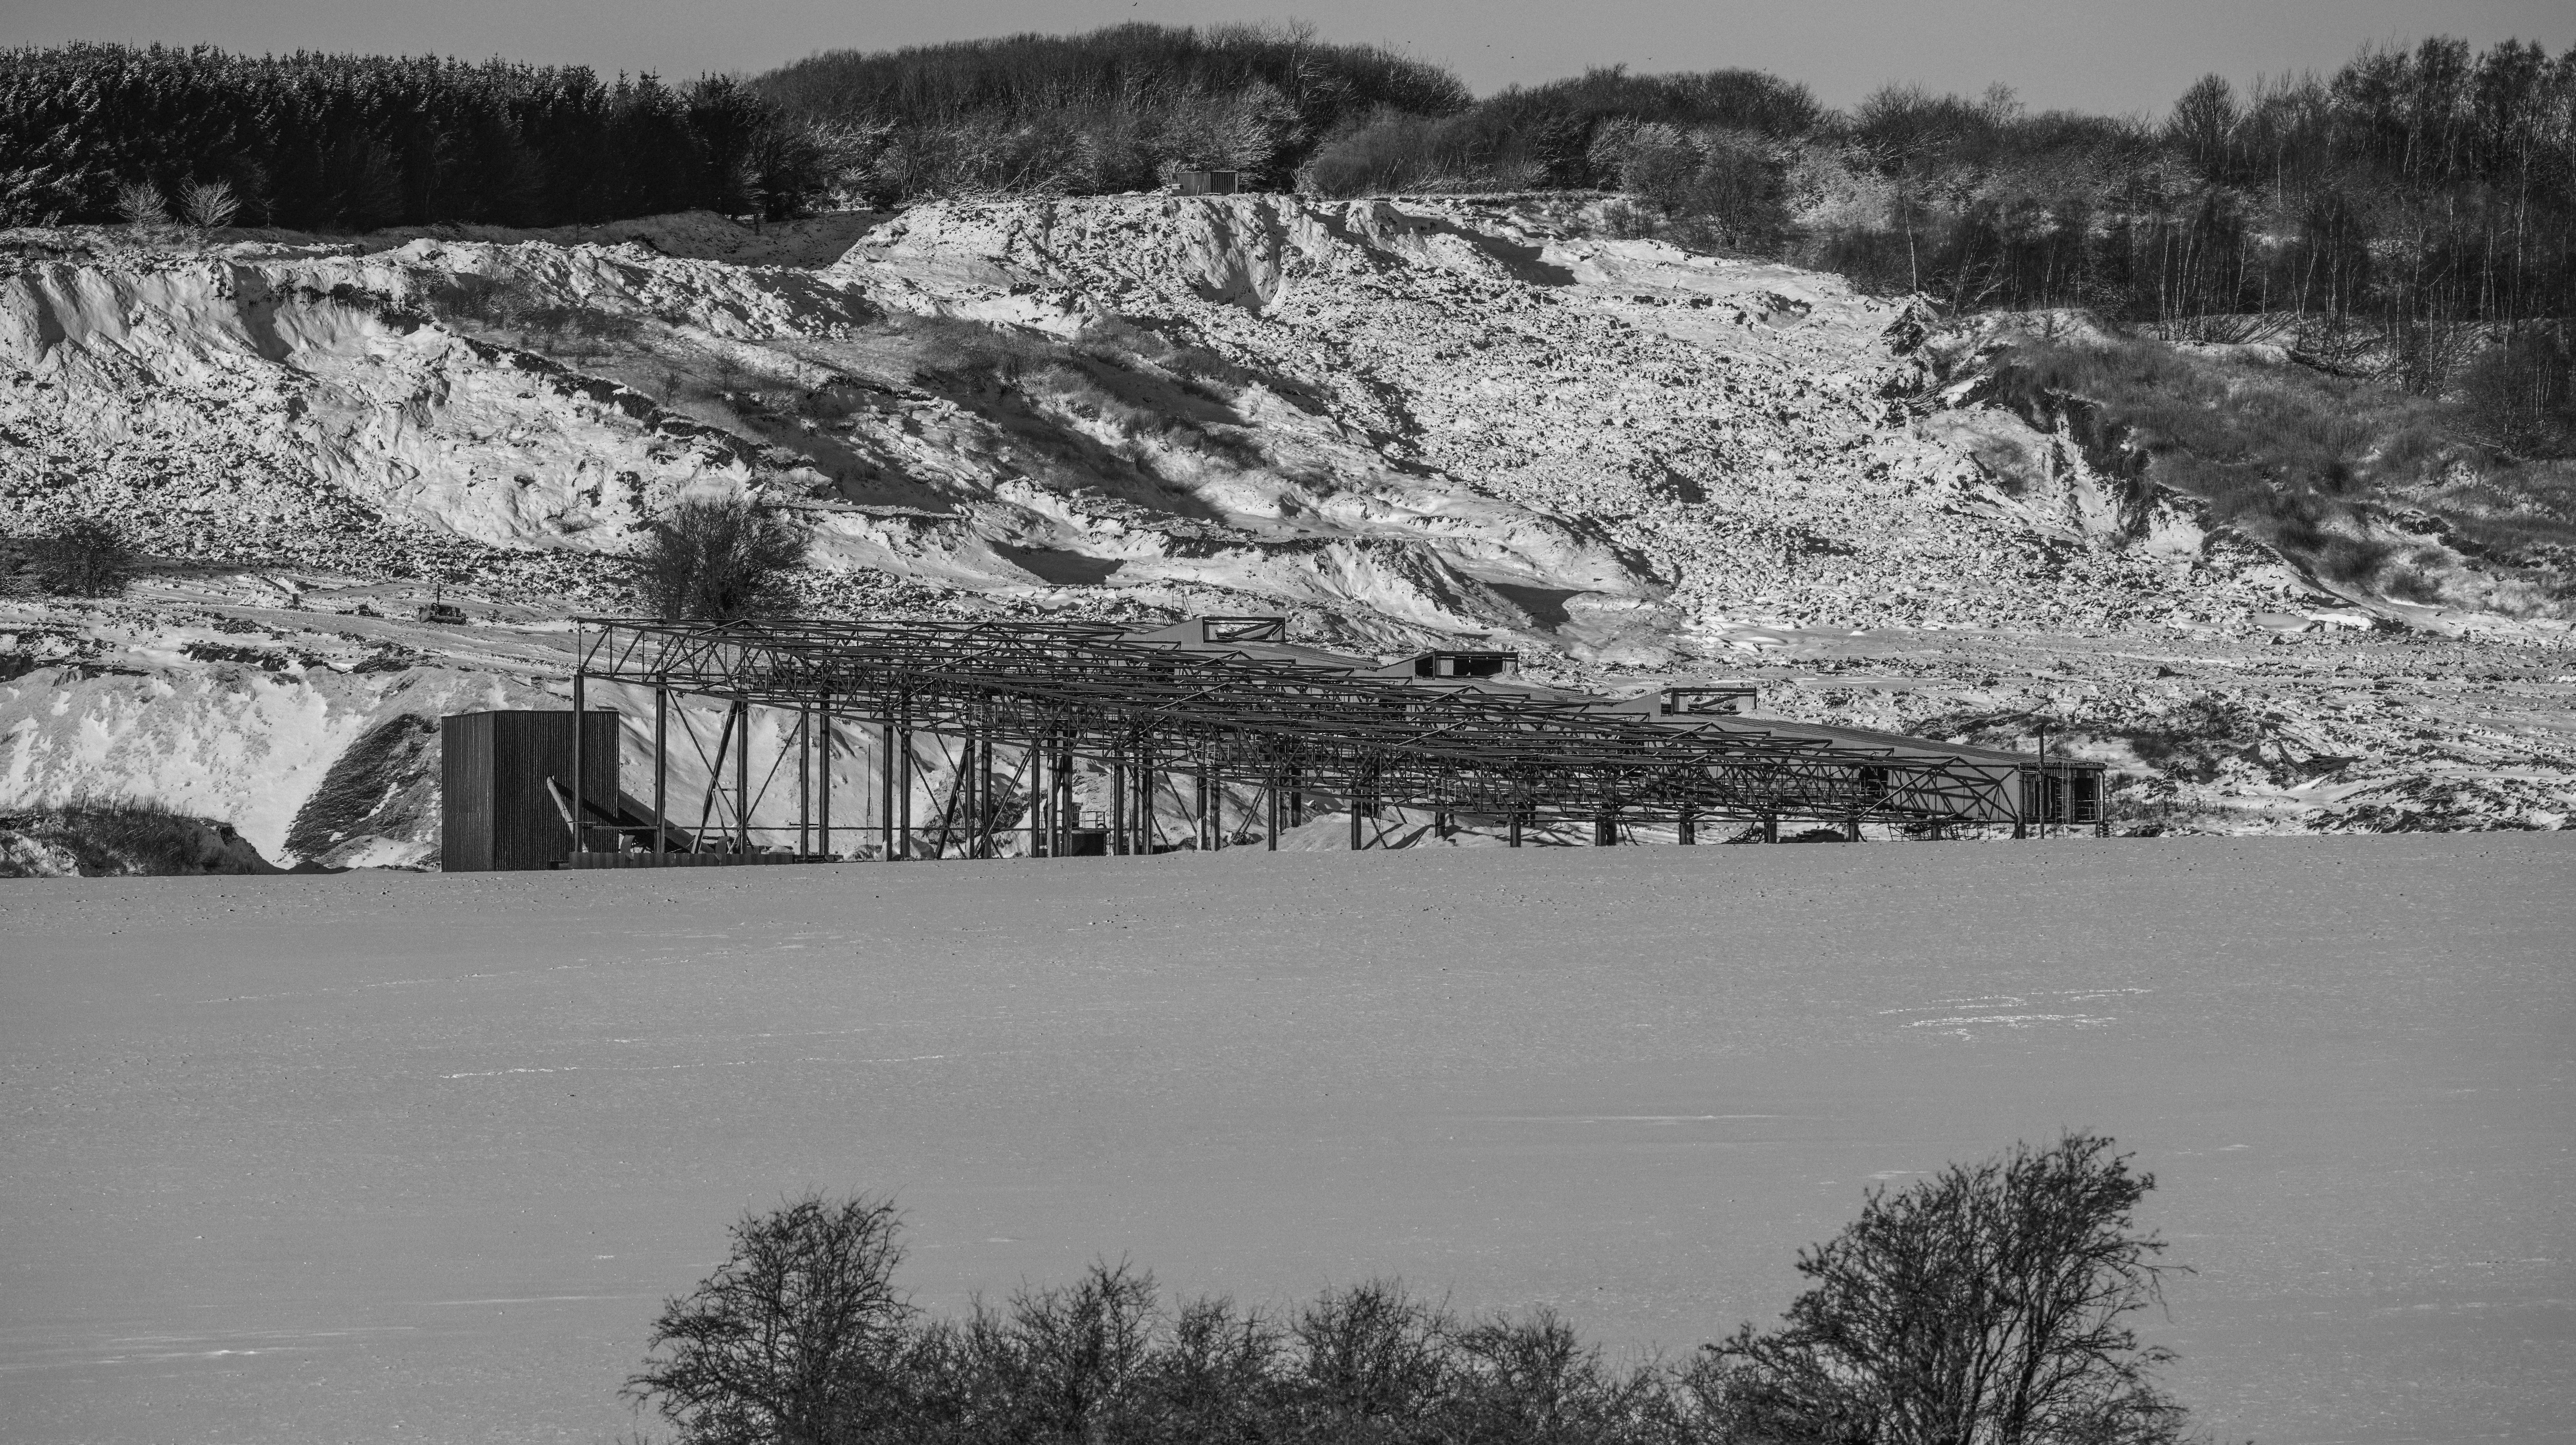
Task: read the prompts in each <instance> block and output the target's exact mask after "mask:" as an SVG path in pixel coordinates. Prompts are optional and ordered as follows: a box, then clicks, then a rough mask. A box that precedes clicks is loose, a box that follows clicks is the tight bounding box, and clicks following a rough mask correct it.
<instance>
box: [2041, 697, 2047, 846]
mask: <svg viewBox="0 0 2576 1445" xmlns="http://www.w3.org/2000/svg"><path fill="white" fill-rule="evenodd" d="M2048 814H2049V807H2048V724H2046V723H2041V724H2040V725H2039V836H2040V837H2041V838H2043V839H2044V838H2046V837H2047V836H2048Z"/></svg>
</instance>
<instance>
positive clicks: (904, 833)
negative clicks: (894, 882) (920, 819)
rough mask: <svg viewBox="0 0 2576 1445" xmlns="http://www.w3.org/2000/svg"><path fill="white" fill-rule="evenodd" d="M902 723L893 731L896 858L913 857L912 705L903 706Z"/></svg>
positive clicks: (907, 858) (909, 703)
mask: <svg viewBox="0 0 2576 1445" xmlns="http://www.w3.org/2000/svg"><path fill="white" fill-rule="evenodd" d="M902 708H903V714H902V720H901V722H899V723H898V724H897V725H896V728H895V755H894V756H895V769H896V771H895V780H896V781H895V790H894V796H895V808H896V813H897V821H896V824H895V829H896V831H895V835H894V836H895V851H894V855H893V856H895V857H897V858H902V859H906V860H909V859H910V858H911V857H912V770H913V758H912V705H911V701H910V700H909V699H906V700H905V701H904V703H903V704H902Z"/></svg>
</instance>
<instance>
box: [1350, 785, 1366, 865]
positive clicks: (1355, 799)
mask: <svg viewBox="0 0 2576 1445" xmlns="http://www.w3.org/2000/svg"><path fill="white" fill-rule="evenodd" d="M1360 788H1361V782H1360V775H1359V772H1358V770H1356V769H1354V770H1353V771H1352V773H1351V781H1350V784H1349V787H1348V789H1347V791H1348V792H1349V794H1350V799H1349V801H1350V805H1351V851H1352V852H1354V853H1356V852H1358V851H1360V847H1361V842H1360V814H1362V813H1365V812H1367V811H1368V804H1367V803H1366V802H1365V801H1364V800H1363V799H1362V797H1361V794H1360Z"/></svg>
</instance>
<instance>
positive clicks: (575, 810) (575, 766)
mask: <svg viewBox="0 0 2576 1445" xmlns="http://www.w3.org/2000/svg"><path fill="white" fill-rule="evenodd" d="M586 661H587V659H585V658H584V657H583V656H582V655H581V624H580V623H578V622H576V623H574V624H573V629H572V851H573V852H575V853H580V852H581V851H582V846H581V845H582V841H583V839H582V826H581V822H582V818H581V767H582V764H583V762H585V761H586V759H584V758H583V757H582V755H581V735H582V733H583V732H584V731H586V729H584V728H583V727H582V723H583V722H584V721H585V720H586V719H588V718H589V716H590V714H589V713H588V712H587V711H585V710H584V705H585V701H586V698H585V688H584V686H583V685H584V684H585V683H587V682H588V681H589V680H590V669H589V668H587V667H585V666H583V663H584V662H586ZM574 861H575V862H576V863H578V862H579V861H580V860H579V859H578V858H576V859H575V860H574Z"/></svg>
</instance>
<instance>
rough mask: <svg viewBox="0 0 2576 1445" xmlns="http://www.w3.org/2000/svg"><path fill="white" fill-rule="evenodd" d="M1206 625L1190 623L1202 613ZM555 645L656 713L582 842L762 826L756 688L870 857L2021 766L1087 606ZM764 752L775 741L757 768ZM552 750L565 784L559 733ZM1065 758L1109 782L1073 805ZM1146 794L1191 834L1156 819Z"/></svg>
mask: <svg viewBox="0 0 2576 1445" xmlns="http://www.w3.org/2000/svg"><path fill="white" fill-rule="evenodd" d="M1237 620H1241V619H1237ZM1219 635H1220V634H1219V633H1218V631H1217V630H1216V629H1215V628H1214V626H1213V625H1211V627H1210V629H1209V631H1208V636H1209V637H1210V638H1212V639H1213V638H1216V637H1218V636H1219ZM575 646H576V653H577V660H576V666H575V670H574V680H573V698H574V706H575V708H576V709H579V708H582V707H584V706H586V705H587V704H586V697H585V695H586V692H587V690H588V688H589V686H590V685H591V684H593V683H616V684H622V685H625V686H630V687H637V688H645V689H650V690H651V691H652V693H653V696H654V719H655V721H654V725H653V739H654V741H653V750H654V774H653V775H654V781H653V785H652V798H651V801H650V803H649V804H636V805H635V806H627V805H626V804H625V803H623V802H621V801H620V800H584V799H581V798H579V797H578V796H576V797H575V798H573V799H572V800H571V806H570V808H569V809H568V812H569V813H570V814H571V816H573V817H574V818H576V819H579V820H580V821H579V823H578V824H577V825H576V831H577V836H578V837H579V839H580V842H581V845H582V848H581V850H580V851H615V850H620V849H640V850H642V851H644V852H646V853H648V854H659V853H663V852H667V851H687V852H707V851H725V852H751V851H756V849H755V844H754V841H753V838H752V834H753V833H754V832H755V831H757V832H762V833H764V834H775V833H781V832H784V831H785V830H784V829H783V828H778V827H771V828H766V829H755V828H754V827H753V826H752V823H751V818H752V814H753V812H754V811H755V809H756V808H757V806H758V800H759V798H760V796H761V793H755V791H754V790H753V787H752V771H753V765H752V763H751V760H750V753H751V748H750V717H751V714H752V712H753V710H755V709H783V710H786V711H787V712H789V713H792V714H793V715H794V717H795V719H796V721H795V725H794V730H793V734H792V736H793V737H794V739H795V742H794V745H793V747H794V767H795V770H796V781H795V783H794V787H795V790H796V800H795V816H796V824H795V826H794V832H795V835H796V840H797V841H796V844H795V847H794V850H793V851H794V852H795V853H796V854H797V855H799V856H844V854H841V853H836V852H835V840H836V838H841V837H846V836H848V835H851V834H853V833H864V834H866V835H868V836H867V837H866V838H865V839H864V841H863V843H862V845H861V846H857V847H852V848H849V849H847V850H846V856H874V857H880V858H887V859H900V858H917V857H944V856H963V857H995V856H1001V855H1002V854H1003V853H1004V852H1005V851H1010V852H1016V853H1019V854H1023V855H1045V854H1061V853H1068V852H1108V853H1122V854H1123V853H1140V852H1149V851H1162V850H1164V849H1167V848H1170V847H1174V846H1196V847H1201V848H1218V847H1225V846H1228V845H1229V844H1232V843H1238V842H1242V841H1245V840H1248V839H1251V838H1253V837H1256V836H1257V837H1259V838H1260V839H1262V840H1263V842H1264V844H1265V846H1270V847H1276V846H1277V842H1278V837H1279V834H1280V833H1281V832H1282V831H1283V830H1284V829H1286V828H1293V827H1297V826H1300V825H1302V824H1303V823H1304V822H1305V821H1306V815H1307V814H1308V812H1309V811H1310V809H1312V808H1314V807H1315V805H1317V804H1320V803H1322V802H1325V801H1327V800H1329V801H1330V802H1332V803H1333V804H1334V805H1335V806H1334V807H1333V808H1331V809H1330V810H1329V811H1337V812H1342V813H1346V814H1347V815H1348V818H1349V845H1350V846H1351V847H1353V848H1361V847H1367V846H1377V845H1382V844H1383V842H1384V839H1385V837H1386V830H1385V817H1386V814H1387V812H1388V810H1397V813H1398V816H1399V817H1402V816H1403V815H1404V814H1405V813H1406V812H1427V813H1429V814H1430V815H1431V819H1432V826H1433V827H1435V828H1438V829H1441V830H1443V831H1445V830H1447V829H1449V828H1451V827H1453V826H1455V825H1456V824H1457V823H1458V821H1459V820H1460V819H1462V818H1477V819H1481V820H1484V821H1485V822H1486V823H1488V824H1489V825H1491V826H1495V827H1498V828H1501V829H1502V830H1504V831H1506V832H1507V834H1508V837H1509V840H1510V842H1511V843H1512V844H1513V845H1514V846H1518V845H1519V844H1520V842H1521V840H1522V836H1523V833H1524V831H1525V830H1528V829H1533V828H1547V827H1556V826H1561V825H1564V824H1567V823H1571V822H1577V821H1588V822H1589V823H1590V824H1591V825H1592V832H1593V840H1594V841H1595V842H1615V841H1618V839H1619V838H1620V836H1621V833H1622V830H1623V826H1625V827H1633V826H1635V825H1636V824H1638V823H1641V822H1644V823H1652V824H1655V825H1656V826H1664V825H1666V824H1669V825H1670V826H1671V827H1672V828H1673V829H1674V830H1675V833H1676V836H1677V837H1678V839H1679V840H1680V841H1683V842H1691V841H1695V838H1696V833H1697V830H1698V829H1699V827H1700V826H1702V825H1704V824H1706V823H1710V822H1716V821H1721V820H1735V821H1755V822H1760V823H1761V824H1762V825H1763V826H1764V828H1765V830H1766V833H1769V832H1772V831H1773V830H1776V827H1777V824H1778V823H1779V822H1780V820H1783V819H1815V820H1821V821H1825V822H1830V823H1834V824H1838V825H1842V826H1846V827H1848V828H1850V829H1851V830H1852V832H1851V836H1854V837H1857V836H1859V833H1858V829H1859V826H1860V824H1861V823H1863V822H1864V821H1871V822H1879V823H1894V824H1903V825H1914V826H1918V827H1920V826H1925V825H1929V826H1932V827H1936V828H1937V827H1940V826H1944V825H1948V824H1953V823H1977V822H2018V821H2019V818H2020V814H2019V813H2018V812H2017V811H2016V808H2017V805H2018V804H2017V799H2018V794H2019V793H2020V791H2021V785H2022V782H2023V773H2024V769H2023V768H2022V767H2021V766H2020V765H2019V764H2017V763H2016V762H2015V761H2012V760H2011V759H2009V758H2008V757H2005V756H2004V755H1997V754H1991V753H1989V754H1985V755H1983V756H1973V755H1972V754H1975V753H1976V751H1977V750H1973V749H1970V750H1964V751H1962V750H1945V748H1944V747H1943V745H1941V744H1938V743H1932V742H1927V741H1923V740H1919V739H1907V738H1888V739H1885V740H1879V739H1876V738H1874V737H1870V736H1869V735H1850V736H1842V737H1833V736H1813V735H1801V733H1802V732H1803V733H1806V734H1814V733H1817V732H1820V731H1829V730H1820V729H1799V728H1796V727H1794V726H1788V727H1782V726H1779V725H1774V726H1771V727H1766V726H1765V725H1764V724H1762V723H1761V722H1758V721H1755V720H1751V719H1743V718H1735V717H1717V716H1702V715H1697V714H1687V713H1686V714H1683V715H1678V716H1662V717H1657V716H1651V715H1647V714H1643V713H1638V712H1632V711H1623V710H1620V709H1618V708H1615V707H1613V706H1611V705H1609V704H1606V703H1604V702H1602V701H1601V700H1598V699H1585V698H1575V697H1565V696H1550V695H1548V694H1546V693H1545V692H1543V691H1539V690H1534V689H1522V688H1518V687H1516V686H1513V687H1503V686H1483V685H1478V684H1474V683H1458V682H1447V681H1425V680H1421V679H1417V678H1412V677H1390V676H1385V675H1382V674H1380V673H1376V672H1371V671H1369V670H1366V669H1365V668H1364V667H1362V666H1333V665H1321V664H1318V663H1315V662H1311V661H1306V660H1303V659H1290V660H1283V659H1282V658H1280V657H1277V656H1263V655H1259V649H1235V648H1229V647H1226V646H1223V645H1215V646H1210V647H1206V648H1192V647H1187V646H1184V645H1181V644H1177V643H1173V642H1169V641H1158V640H1148V639H1142V638H1139V637H1137V636H1134V635H1132V634H1130V633H1127V632H1125V631H1123V630H1121V629H1119V628H1117V627H1113V626H1108V625H1098V624H1088V623H1026V622H1007V623H1006V622H944V621H920V622H914V621H863V622H737V623H730V624H721V625H719V624H707V623H686V622H657V621H642V620H633V619H613V618H584V619H581V620H580V621H579V623H578V624H577V631H576V639H575ZM690 697H696V698H710V699H718V700H721V701H722V702H723V703H725V705H726V713H725V718H724V723H723V726H722V729H721V731H720V734H719V737H718V740H717V743H716V748H715V752H714V753H713V755H712V757H710V755H709V754H708V753H707V752H706V749H705V745H704V744H703V742H701V741H700V740H699V738H698V737H697V735H696V732H695V730H694V729H693V728H691V727H690V725H689V724H688V723H687V721H686V717H685V712H684V711H682V713H681V717H680V719H679V720H680V723H681V729H680V730H681V731H682V732H683V734H684V737H685V741H686V742H687V743H688V745H689V746H691V747H694V748H696V749H697V756H698V758H699V760H700V761H701V762H702V763H703V764H705V766H706V773H707V777H708V783H707V787H706V796H705V797H703V798H701V799H700V800H699V807H698V808H697V810H696V813H697V826H695V827H693V828H691V827H686V826H684V824H683V822H682V820H681V819H678V818H675V817H673V816H672V815H671V812H670V809H669V803H670V799H669V798H668V796H667V782H666V780H667V773H668V768H669V760H670V758H671V756H672V748H673V745H674V742H675V739H673V737H672V735H671V734H672V732H673V728H672V721H673V716H674V713H675V711H680V710H675V709H674V707H673V701H674V699H678V698H690ZM853 727H856V728H861V729H867V730H870V731H873V732H874V733H875V734H876V737H877V739H878V745H879V748H880V749H881V751H880V757H881V759H882V761H881V763H880V766H879V767H878V769H877V772H878V774H879V776H878V777H877V778H875V779H874V780H873V781H874V782H875V783H876V785H877V789H876V791H877V793H878V801H879V802H880V803H881V804H882V806H881V808H880V809H879V810H878V813H879V816H878V820H877V822H876V823H874V824H873V825H870V826H868V827H866V828H865V829H854V828H852V827H850V826H847V825H844V826H841V827H838V828H836V827H834V825H833V824H832V821H831V792H830V775H831V774H830V769H831V757H832V754H833V751H834V749H835V748H836V747H837V746H838V744H837V742H836V739H838V738H839V737H841V736H842V735H843V734H844V733H845V732H846V731H847V730H848V729H850V728H853ZM576 732H578V730H576ZM818 737H819V739H820V743H821V748H822V754H823V756H822V770H821V774H820V777H821V779H822V786H821V788H820V790H819V794H818V791H817V789H816V787H815V778H816V776H817V775H816V772H815V759H814V752H815V747H816V741H817V738H818ZM1855 737H1859V738H1861V739H1863V740H1860V741H1855V740H1854V738H1855ZM925 743H927V744H928V745H929V747H930V748H931V751H932V757H933V759H934V760H935V761H933V762H932V763H930V764H928V765H925V761H924V759H923V758H922V756H921V748H922V747H923V745H924V744H925ZM789 758H790V755H789V751H788V749H787V748H786V747H784V746H782V747H781V748H780V749H778V750H777V756H776V757H774V758H773V759H772V760H771V762H770V763H769V764H768V766H767V767H766V769H765V770H764V771H763V773H762V777H763V782H762V785H761V787H762V792H764V793H765V792H766V791H767V790H768V789H769V788H770V787H771V786H772V785H773V784H775V783H777V782H778V781H779V780H780V775H781V773H782V771H783V770H784V769H785V768H786V767H787V766H788V764H789ZM1999 758H2001V759H2003V760H2001V761H1999V760H1998V759H1999ZM728 764H729V769H728ZM728 770H730V772H731V774H732V776H731V777H730V779H728V778H727V777H726V773H727V772H728ZM573 771H574V778H575V780H576V786H577V785H578V784H577V780H578V779H579V777H580V776H581V769H580V764H579V760H578V758H576V760H575V765H574V770H573ZM943 777H944V781H945V786H944V788H943V786H942V780H943ZM1085 779H1088V780H1089V781H1090V782H1091V783H1092V784H1093V786H1092V788H1091V791H1092V792H1093V793H1094V795H1095V796H1096V795H1098V794H1099V793H1101V792H1103V791H1105V793H1106V795H1107V797H1106V803H1107V806H1106V807H1101V808H1095V809H1093V810H1092V811H1091V812H1090V813H1088V814H1086V813H1085V812H1084V811H1083V810H1082V807H1081V802H1080V790H1081V785H1082V783H1083V781H1084V780H1085ZM925 788H926V789H927V799H926V804H925V806H924V807H923V808H922V809H920V810H919V811H918V812H917V811H916V808H915V803H916V800H917V799H919V798H920V797H921V795H922V793H923V790H924V789H925ZM728 792H729V793H730V795H731V796H730V797H729V798H728V797H723V796H720V795H722V794H725V793H728ZM2095 796H2096V797H2098V788H2097V789H2096V791H2095ZM818 808H819V818H818V817H817V816H816V814H817V811H818ZM1229 809H1231V810H1232V817H1231V818H1229V817H1228V812H1229ZM1171 818H1178V819H1180V820H1182V821H1183V823H1185V824H1186V825H1187V826H1188V827H1189V829H1190V836H1188V837H1186V838H1181V837H1173V836H1167V834H1166V832H1165V827H1164V824H1165V820H1166V819H1171ZM2068 821H2074V819H2073V818H2072V817H2071V816H2070V818H2069V819H2068ZM711 828H712V829H713V831H710V830H711Z"/></svg>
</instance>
